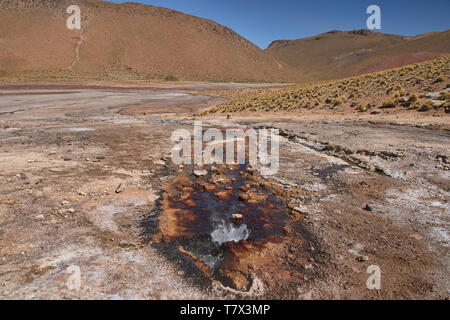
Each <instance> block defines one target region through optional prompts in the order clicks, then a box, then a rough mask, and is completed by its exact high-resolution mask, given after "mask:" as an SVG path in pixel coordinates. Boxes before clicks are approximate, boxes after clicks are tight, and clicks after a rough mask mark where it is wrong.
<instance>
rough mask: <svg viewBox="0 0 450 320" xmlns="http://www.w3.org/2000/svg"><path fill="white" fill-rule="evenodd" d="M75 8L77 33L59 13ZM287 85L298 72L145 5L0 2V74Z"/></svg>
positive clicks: (92, 0) (215, 28) (199, 23)
mask: <svg viewBox="0 0 450 320" xmlns="http://www.w3.org/2000/svg"><path fill="white" fill-rule="evenodd" d="M73 4H76V5H79V6H80V8H81V16H82V29H81V30H69V29H67V28H66V19H67V18H68V17H69V16H70V15H69V14H67V13H66V8H67V7H68V6H70V5H73ZM11 76H14V77H16V78H17V77H18V78H19V79H20V78H21V77H24V78H27V77H31V78H33V77H34V78H36V79H42V78H49V79H51V78H59V79H60V78H66V77H67V78H75V77H87V78H94V79H119V80H128V79H155V78H156V79H169V80H175V79H185V80H202V81H270V82H274V81H280V82H286V81H295V80H298V78H299V73H298V72H297V71H296V70H295V69H294V68H292V67H290V66H288V65H287V64H285V63H283V62H279V61H277V59H276V58H274V57H273V56H271V55H269V54H267V53H265V52H264V51H263V50H261V49H260V48H259V47H257V46H256V45H254V44H252V43H251V42H249V41H247V40H246V39H244V38H243V37H241V36H240V35H238V34H237V33H236V32H234V31H233V30H231V29H229V28H227V27H224V26H221V25H219V24H217V23H215V22H213V21H210V20H206V19H202V18H198V17H194V16H191V15H187V14H183V13H180V12H177V11H174V10H169V9H165V8H160V7H154V6H150V5H143V4H137V3H125V4H114V3H109V2H106V1H100V0H71V1H66V0H58V1H55V0H2V1H1V3H0V77H11Z"/></svg>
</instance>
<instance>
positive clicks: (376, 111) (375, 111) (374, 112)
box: [370, 110, 381, 114]
mask: <svg viewBox="0 0 450 320" xmlns="http://www.w3.org/2000/svg"><path fill="white" fill-rule="evenodd" d="M380 113H381V111H380V110H373V111H372V112H371V113H370V114H380Z"/></svg>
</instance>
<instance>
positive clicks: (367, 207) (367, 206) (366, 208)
mask: <svg viewBox="0 0 450 320" xmlns="http://www.w3.org/2000/svg"><path fill="white" fill-rule="evenodd" d="M364 210H366V211H369V212H372V210H373V209H372V207H371V206H370V205H368V204H366V206H365V207H364Z"/></svg>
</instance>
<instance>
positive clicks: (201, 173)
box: [194, 169, 208, 177]
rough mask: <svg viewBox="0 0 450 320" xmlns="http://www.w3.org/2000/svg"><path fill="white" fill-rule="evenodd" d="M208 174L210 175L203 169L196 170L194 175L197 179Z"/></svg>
mask: <svg viewBox="0 0 450 320" xmlns="http://www.w3.org/2000/svg"><path fill="white" fill-rule="evenodd" d="M207 174H208V171H206V170H204V169H201V170H199V169H196V170H194V175H195V176H196V177H202V176H206V175H207Z"/></svg>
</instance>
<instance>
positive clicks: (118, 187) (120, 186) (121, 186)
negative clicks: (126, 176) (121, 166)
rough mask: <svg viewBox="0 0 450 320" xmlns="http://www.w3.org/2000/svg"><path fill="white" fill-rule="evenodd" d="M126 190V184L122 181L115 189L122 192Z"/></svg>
mask: <svg viewBox="0 0 450 320" xmlns="http://www.w3.org/2000/svg"><path fill="white" fill-rule="evenodd" d="M124 191H125V186H124V185H123V184H122V183H120V184H119V185H118V186H117V188H116V190H115V193H121V192H124Z"/></svg>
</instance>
